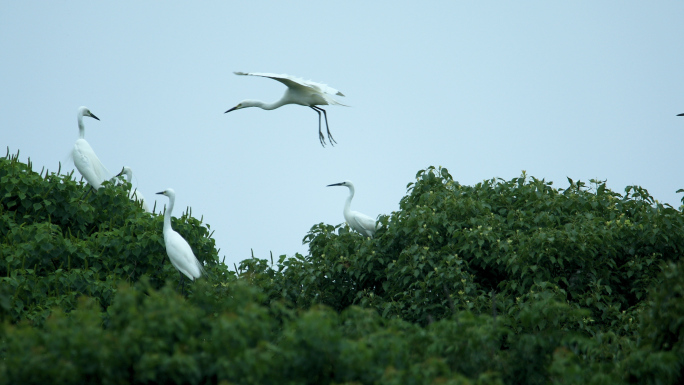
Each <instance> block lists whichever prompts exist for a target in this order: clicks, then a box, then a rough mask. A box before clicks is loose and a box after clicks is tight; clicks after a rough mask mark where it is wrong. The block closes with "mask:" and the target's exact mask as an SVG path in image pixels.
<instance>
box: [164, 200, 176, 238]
mask: <svg viewBox="0 0 684 385" xmlns="http://www.w3.org/2000/svg"><path fill="white" fill-rule="evenodd" d="M175 200H176V197H173V196H170V197H169V206H168V207H167V208H166V211H165V212H164V230H166V229H169V230H171V212H172V211H173V204H174V203H175Z"/></svg>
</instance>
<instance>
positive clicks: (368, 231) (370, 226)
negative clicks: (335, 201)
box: [327, 180, 377, 238]
mask: <svg viewBox="0 0 684 385" xmlns="http://www.w3.org/2000/svg"><path fill="white" fill-rule="evenodd" d="M330 186H346V187H348V188H349V196H348V197H347V201H346V202H345V203H344V211H343V213H344V219H345V220H346V221H347V223H348V224H349V227H351V228H352V229H354V230H356V231H357V232H359V233H360V234H361V235H364V236H366V237H371V238H372V237H373V235H375V230H376V228H377V224H376V223H375V220H374V219H373V218H371V217H369V216H368V215H365V214H361V213H360V212H358V211H352V210H350V209H349V206H350V205H351V201H352V198H354V184H353V183H352V182H350V181H348V180H345V181H344V182H340V183H334V184H329V185H328V186H327V187H330Z"/></svg>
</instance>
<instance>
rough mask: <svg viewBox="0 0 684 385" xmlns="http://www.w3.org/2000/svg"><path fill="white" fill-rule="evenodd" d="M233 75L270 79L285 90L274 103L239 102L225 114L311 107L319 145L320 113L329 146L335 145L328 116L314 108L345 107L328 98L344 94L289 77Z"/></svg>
mask: <svg viewBox="0 0 684 385" xmlns="http://www.w3.org/2000/svg"><path fill="white" fill-rule="evenodd" d="M235 74H236V75H251V76H263V77H266V78H271V79H273V80H277V81H279V82H281V83H283V84H284V85H286V86H287V89H286V90H285V94H283V97H282V98H280V100H278V101H276V102H273V103H264V102H262V101H259V100H251V99H247V100H243V101H241V102H240V103H238V105H237V106H235V107H233V108H231V109H229V110H228V111H226V112H225V113H228V112H230V111H234V110H239V109H241V108H247V107H259V108H261V109H263V110H274V109H276V108H278V107H282V106H284V105H286V104H299V105H301V106H307V107H311V109H313V110H314V111H316V112H317V113H318V138H319V139H320V141H321V145H322V146H323V147H325V136H323V132H322V131H321V112H323V116H324V117H325V128H326V129H327V130H328V139H329V140H330V144H332V145H333V146H334V144H333V143H337V142H336V141H335V139H333V137H332V134H330V127H329V126H328V114H327V113H326V112H325V110H324V109H322V108H320V107H316V106H325V105H340V106H345V107H347V106H346V105H345V104H342V103H340V102H338V101H337V100H335V99H333V98H332V97H331V96H330V95H338V96H344V94H342V93H341V92H340V91H338V90H336V89H334V88H332V87H329V86H327V85H325V84H321V83H316V82H312V81H310V80H304V79H300V78H297V77H294V76H290V75H276V74H269V73H259V72H235Z"/></svg>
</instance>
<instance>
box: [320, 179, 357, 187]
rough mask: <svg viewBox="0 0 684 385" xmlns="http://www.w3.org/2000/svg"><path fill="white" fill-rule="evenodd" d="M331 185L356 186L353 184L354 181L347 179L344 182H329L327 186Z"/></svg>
mask: <svg viewBox="0 0 684 385" xmlns="http://www.w3.org/2000/svg"><path fill="white" fill-rule="evenodd" d="M331 186H347V187H354V185H353V184H352V182H351V181H348V180H345V181H344V182H340V183H333V184H329V185H327V186H326V187H331Z"/></svg>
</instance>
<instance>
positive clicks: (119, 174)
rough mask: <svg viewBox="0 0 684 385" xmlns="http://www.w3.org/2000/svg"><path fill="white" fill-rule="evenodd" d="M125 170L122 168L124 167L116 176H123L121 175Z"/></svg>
mask: <svg viewBox="0 0 684 385" xmlns="http://www.w3.org/2000/svg"><path fill="white" fill-rule="evenodd" d="M123 171H124V169H123V168H122V169H121V172H120V173H118V174H116V176H121V175H123Z"/></svg>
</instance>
